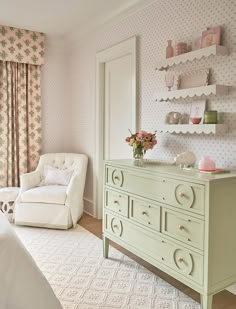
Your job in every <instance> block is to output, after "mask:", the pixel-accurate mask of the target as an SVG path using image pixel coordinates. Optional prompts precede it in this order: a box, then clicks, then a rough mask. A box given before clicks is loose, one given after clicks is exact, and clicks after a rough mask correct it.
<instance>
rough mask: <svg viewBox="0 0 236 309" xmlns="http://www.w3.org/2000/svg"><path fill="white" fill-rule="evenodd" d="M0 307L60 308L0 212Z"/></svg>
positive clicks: (27, 308)
mask: <svg viewBox="0 0 236 309" xmlns="http://www.w3.org/2000/svg"><path fill="white" fill-rule="evenodd" d="M0 308H1V309H32V308H33V309H62V306H61V305H60V302H59V300H58V299H57V298H56V296H55V294H54V292H53V290H52V288H51V287H50V285H49V283H48V282H47V280H46V278H45V277H44V276H43V274H42V273H41V271H40V270H39V268H38V266H37V265H36V264H35V262H34V260H33V258H32V257H31V255H30V254H29V253H28V252H27V251H26V249H25V247H24V246H23V244H22V243H21V241H20V240H19V239H18V237H17V235H16V234H15V232H14V231H13V229H12V227H11V225H10V223H9V222H8V221H7V219H6V218H5V216H4V215H3V214H2V213H1V211H0Z"/></svg>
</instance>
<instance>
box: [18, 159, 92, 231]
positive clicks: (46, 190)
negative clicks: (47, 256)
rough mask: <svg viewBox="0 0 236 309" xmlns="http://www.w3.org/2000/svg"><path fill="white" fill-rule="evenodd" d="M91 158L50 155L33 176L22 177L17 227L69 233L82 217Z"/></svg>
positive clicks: (41, 162)
mask: <svg viewBox="0 0 236 309" xmlns="http://www.w3.org/2000/svg"><path fill="white" fill-rule="evenodd" d="M87 162H88V158H87V156H86V155H83V154H73V153H69V154H68V153H49V154H44V155H42V156H41V157H40V160H39V164H38V166H37V168H36V170H35V171H34V172H31V173H27V174H24V175H22V176H21V188H20V194H19V196H18V197H17V199H16V205H15V224H17V225H30V226H40V227H47V228H59V229H67V228H69V227H71V226H72V225H73V226H76V223H77V221H78V219H79V218H80V217H81V216H82V214H83V204H84V203H83V193H84V186H85V179H86V171H87Z"/></svg>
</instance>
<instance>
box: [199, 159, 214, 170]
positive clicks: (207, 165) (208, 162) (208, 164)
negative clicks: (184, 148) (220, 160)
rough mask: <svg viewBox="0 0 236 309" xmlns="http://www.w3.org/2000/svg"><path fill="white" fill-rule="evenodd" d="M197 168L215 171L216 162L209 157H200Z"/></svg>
mask: <svg viewBox="0 0 236 309" xmlns="http://www.w3.org/2000/svg"><path fill="white" fill-rule="evenodd" d="M198 169H199V170H200V171H215V169H216V164H215V162H214V161H213V160H212V159H211V158H209V157H202V158H201V160H200V161H199V163H198Z"/></svg>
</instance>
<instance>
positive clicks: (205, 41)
mask: <svg viewBox="0 0 236 309" xmlns="http://www.w3.org/2000/svg"><path fill="white" fill-rule="evenodd" d="M220 36H221V27H220V26H217V27H213V28H210V29H207V30H205V31H203V32H202V43H201V47H203V48H204V47H208V46H211V45H220Z"/></svg>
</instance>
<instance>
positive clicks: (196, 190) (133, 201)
mask: <svg viewBox="0 0 236 309" xmlns="http://www.w3.org/2000/svg"><path fill="white" fill-rule="evenodd" d="M235 222H236V172H233V171H232V172H231V173H225V174H217V175H209V174H203V173H198V172H194V171H184V170H181V169H179V168H178V167H176V166H167V165H154V164H146V165H144V167H136V166H133V162H132V160H113V161H106V162H105V165H104V220H103V235H104V240H103V243H104V257H108V248H109V240H112V241H114V242H116V243H118V244H119V245H121V246H123V247H124V248H126V249H128V250H129V251H131V252H133V253H134V254H136V255H137V256H140V257H141V258H143V259H144V260H146V261H148V262H149V263H151V264H152V265H154V266H156V267H158V268H159V269H161V270H162V271H164V272H166V273H168V274H169V275H170V276H173V277H174V278H176V279H177V280H179V281H181V282H183V283H184V284H186V285H188V286H190V287H191V288H193V289H194V290H196V291H198V292H199V293H200V294H201V303H202V309H211V308H212V297H213V295H214V294H216V293H217V292H219V291H220V290H222V289H224V288H226V287H227V286H229V285H231V284H233V283H235V282H236V241H235V237H236V223H235Z"/></svg>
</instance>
